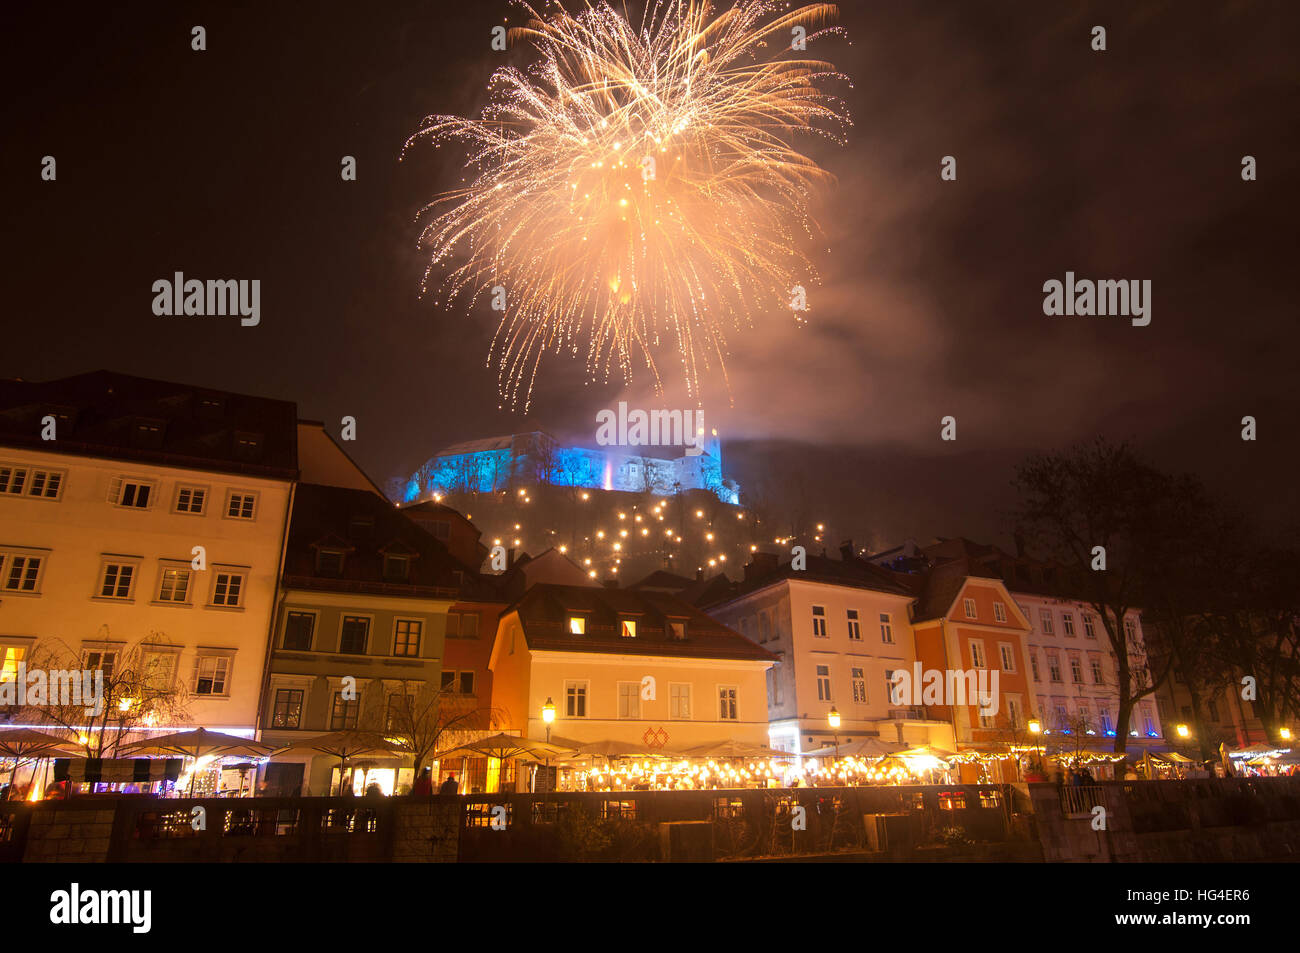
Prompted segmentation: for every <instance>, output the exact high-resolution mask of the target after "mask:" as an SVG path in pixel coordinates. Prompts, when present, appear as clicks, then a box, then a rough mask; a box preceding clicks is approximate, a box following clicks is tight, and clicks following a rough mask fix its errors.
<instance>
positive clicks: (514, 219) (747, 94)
mask: <svg viewBox="0 0 1300 953" xmlns="http://www.w3.org/2000/svg"><path fill="white" fill-rule="evenodd" d="M517 5H518V6H520V7H522V8H523V9H524V11H525V12H526V14H527V17H528V24H527V26H525V27H522V28H516V29H513V30H511V31H510V39H511V41H512V42H520V41H527V42H530V43H532V44H533V45H534V46H535V47H536V50H537V52H538V54H539V58H538V60H537V61H536V62H534V63H533V64H532V65H531V66H530V67H528V68H527V69H526V70H523V71H521V70H519V69H516V68H514V67H502V68H501V69H498V70H497V71H496V72H495V73H494V74H493V76H492V81H491V84H490V87H489V90H490V98H489V103H488V105H487V106H486V107H485V108H484V109H483V111H482V113H481V115H480V117H479V118H478V119H467V118H462V117H457V116H430V117H428V118H427V119H425V121H424V123H423V124H422V127H421V129H420V130H419V131H418V132H417V133H415V135H413V136H411V138H410V139H408V140H407V142H406V145H405V147H404V148H403V155H405V153H406V151H407V150H408V149H409V148H411V146H412V145H413V144H414V143H416V142H417V141H418V140H421V139H424V138H429V139H431V140H432V141H433V142H434V143H436V144H439V145H441V144H446V143H457V144H460V145H462V146H464V147H466V148H467V152H468V156H467V162H466V168H467V176H466V180H467V183H468V184H467V185H466V186H465V187H464V188H459V189H456V190H454V191H450V192H446V193H444V194H442V195H439V196H438V197H437V198H435V199H434V201H433V202H431V203H430V204H429V205H427V206H426V207H425V208H424V209H423V210H422V212H421V217H422V218H423V217H426V216H427V217H428V219H429V220H428V221H427V224H426V226H425V229H424V231H423V234H422V236H421V243H422V245H423V247H425V248H426V249H427V250H428V251H429V254H430V263H429V267H428V269H427V270H426V272H425V276H424V282H423V286H422V290H423V291H424V292H426V293H427V292H428V291H429V289H430V287H431V286H432V284H433V282H434V281H435V279H436V277H437V276H441V277H442V280H441V288H442V290H443V293H444V294H445V295H446V297H447V301H448V303H449V304H451V303H454V302H456V301H457V300H458V299H460V300H461V301H463V302H465V303H467V305H468V306H469V307H472V306H473V305H474V303H475V301H476V300H478V299H479V298H480V297H487V298H488V299H489V300H490V301H491V303H492V304H493V306H494V307H497V308H498V309H501V307H502V306H504V310H503V314H502V318H501V323H500V325H499V327H498V328H497V331H496V334H495V336H494V338H493V341H492V350H491V356H490V358H489V361H490V362H492V361H495V363H496V365H497V373H498V389H499V391H500V393H501V397H502V399H503V401H505V402H508V403H509V404H510V405H511V406H512V407H514V406H517V404H518V402H519V401H520V399H521V398H522V399H523V402H524V409H525V411H526V410H527V409H528V403H529V398H530V396H531V393H532V389H533V385H534V383H535V381H536V377H537V372H538V368H539V366H540V363H541V359H542V356H543V355H544V354H545V353H564V352H567V353H569V354H571V355H572V356H574V357H578V356H579V355H580V354H581V352H582V350H583V349H584V348H585V351H586V354H585V358H586V366H587V372H588V374H589V377H590V379H592V380H602V379H603V380H606V381H608V380H609V378H610V376H611V373H614V372H618V373H621V374H622V376H623V380H624V381H625V382H629V381H631V379H632V370H633V367H634V365H635V364H636V362H637V361H644V363H645V366H646V368H647V369H648V371H649V373H650V374H651V375H652V377H653V381H654V385H655V389H656V391H657V392H660V393H662V389H663V388H662V378H661V376H660V370H659V367H658V365H657V363H656V359H655V353H656V351H658V350H659V346H660V341H661V334H662V335H663V336H664V337H665V338H667V339H668V340H669V341H670V343H671V344H674V345H675V346H676V351H677V355H678V357H679V359H680V361H681V365H682V373H683V377H684V379H685V382H686V386H687V389H688V393H690V394H693V395H696V396H698V394H699V380H700V376H701V372H702V370H709V369H711V368H712V367H714V366H715V365H716V367H717V368H718V370H719V371H720V373H721V374H722V376H723V380H724V382H726V380H727V379H726V367H725V363H724V356H725V355H726V352H727V344H726V337H725V332H726V331H727V330H728V329H732V328H734V329H742V328H744V327H747V326H749V325H750V316H751V315H753V314H764V313H770V312H771V311H772V310H773V309H774V308H780V307H785V308H790V307H792V304H791V302H792V299H793V297H795V296H797V295H798V291H797V290H796V286H798V287H806V286H808V285H810V284H811V283H814V282H815V281H816V271H815V269H814V267H813V265H812V263H811V261H810V260H809V258H808V256H807V254H806V253H805V252H804V251H803V250H802V248H803V246H805V245H807V244H809V242H810V241H811V240H812V239H813V238H815V236H816V231H817V229H816V223H815V222H814V220H813V216H812V214H811V210H810V206H811V202H812V199H813V197H814V191H815V188H816V187H817V186H818V185H820V184H822V183H824V182H825V181H827V180H829V178H830V176H829V174H828V173H827V172H825V171H824V170H823V169H821V168H820V167H819V166H818V165H817V163H816V162H814V161H813V160H812V159H811V158H809V157H808V156H806V155H804V154H803V153H801V152H799V151H798V150H797V149H796V148H795V143H796V140H799V139H802V138H808V137H811V136H822V137H825V138H829V139H830V140H832V141H835V142H838V143H843V141H844V135H845V132H846V130H847V128H848V125H849V118H848V112H847V109H846V108H845V106H844V103H843V101H842V100H841V99H840V98H839V97H837V96H835V95H832V94H831V93H829V92H827V90H826V86H827V85H828V84H829V83H830V82H831V81H841V80H845V79H846V77H844V76H843V75H842V74H839V73H837V72H836V71H835V70H834V67H833V66H832V65H831V64H830V63H826V62H822V61H818V60H811V59H807V58H805V54H804V52H803V50H805V49H806V48H807V43H808V42H809V41H812V40H814V39H817V38H818V37H820V36H822V35H824V34H826V33H831V32H840V30H839V28H838V27H827V26H825V25H826V24H828V23H830V22H831V21H833V20H834V18H835V17H836V15H837V12H838V11H837V9H836V7H835V6H834V5H833V4H824V3H822V4H811V5H808V6H803V7H800V8H798V9H795V10H793V11H790V10H784V9H783V8H784V7H786V6H788V5H787V4H778V3H775V2H772V0H736V2H735V3H734V5H733V6H731V7H730V8H728V9H726V10H724V11H722V12H720V13H718V12H717V10H716V9H715V7H714V4H713V3H711V2H709V0H657V2H654V0H652V2H650V3H649V4H648V6H647V7H646V9H645V12H644V15H643V18H642V20H641V22H640V24H639V25H634V24H633V23H632V22H631V21H630V20H629V19H628V18H627V17H626V16H625V15H624V14H622V13H620V12H618V11H616V10H615V9H614V8H613V7H611V6H610V5H608V4H607V3H604V2H602V3H599V4H594V5H584V8H583V9H582V10H581V11H580V12H578V13H577V14H573V15H571V14H569V13H568V12H566V11H563V10H557V11H556V12H554V13H550V14H549V15H547V16H546V17H543V16H542V15H540V14H538V13H537V12H536V10H535V9H534V8H533V7H532V6H531V5H530V4H528V3H524V2H519V3H518V4H517ZM727 386H728V389H729V387H730V385H729V382H727Z"/></svg>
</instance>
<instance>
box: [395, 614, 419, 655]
mask: <svg viewBox="0 0 1300 953" xmlns="http://www.w3.org/2000/svg"><path fill="white" fill-rule="evenodd" d="M423 631H424V623H423V622H420V621H419V620H417V619H398V620H397V627H396V630H395V631H394V634H393V654H394V655H402V656H408V657H414V656H417V655H419V654H420V634H421V633H422V632H423Z"/></svg>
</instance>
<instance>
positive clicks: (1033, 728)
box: [1027, 718, 1045, 771]
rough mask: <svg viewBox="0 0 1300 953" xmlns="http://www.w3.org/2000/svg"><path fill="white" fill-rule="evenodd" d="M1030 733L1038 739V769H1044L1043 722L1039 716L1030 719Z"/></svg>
mask: <svg viewBox="0 0 1300 953" xmlns="http://www.w3.org/2000/svg"><path fill="white" fill-rule="evenodd" d="M1027 727H1028V728H1029V733H1030V734H1031V735H1033V736H1034V737H1035V738H1037V739H1038V770H1039V771H1043V770H1045V767H1044V765H1043V737H1042V736H1043V723H1042V722H1041V721H1039V720H1038V719H1037V718H1031V719H1029V724H1028V726H1027Z"/></svg>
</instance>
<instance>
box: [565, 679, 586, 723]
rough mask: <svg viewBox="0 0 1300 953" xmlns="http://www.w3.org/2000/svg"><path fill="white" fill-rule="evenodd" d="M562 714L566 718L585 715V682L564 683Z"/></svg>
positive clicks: (583, 716) (584, 716)
mask: <svg viewBox="0 0 1300 953" xmlns="http://www.w3.org/2000/svg"><path fill="white" fill-rule="evenodd" d="M564 714H565V717H567V718H586V717H587V683H586V682H565V683H564Z"/></svg>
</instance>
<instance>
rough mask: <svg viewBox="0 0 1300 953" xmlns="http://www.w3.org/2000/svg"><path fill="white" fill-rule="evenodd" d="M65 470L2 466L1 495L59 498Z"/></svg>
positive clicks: (0, 469)
mask: <svg viewBox="0 0 1300 953" xmlns="http://www.w3.org/2000/svg"><path fill="white" fill-rule="evenodd" d="M63 477H64V471H62V470H29V469H27V468H26V467H11V466H3V467H0V496H34V497H36V498H37V499H40V500H57V499H58V498H59V492H60V491H61V490H62V489H63Z"/></svg>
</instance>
